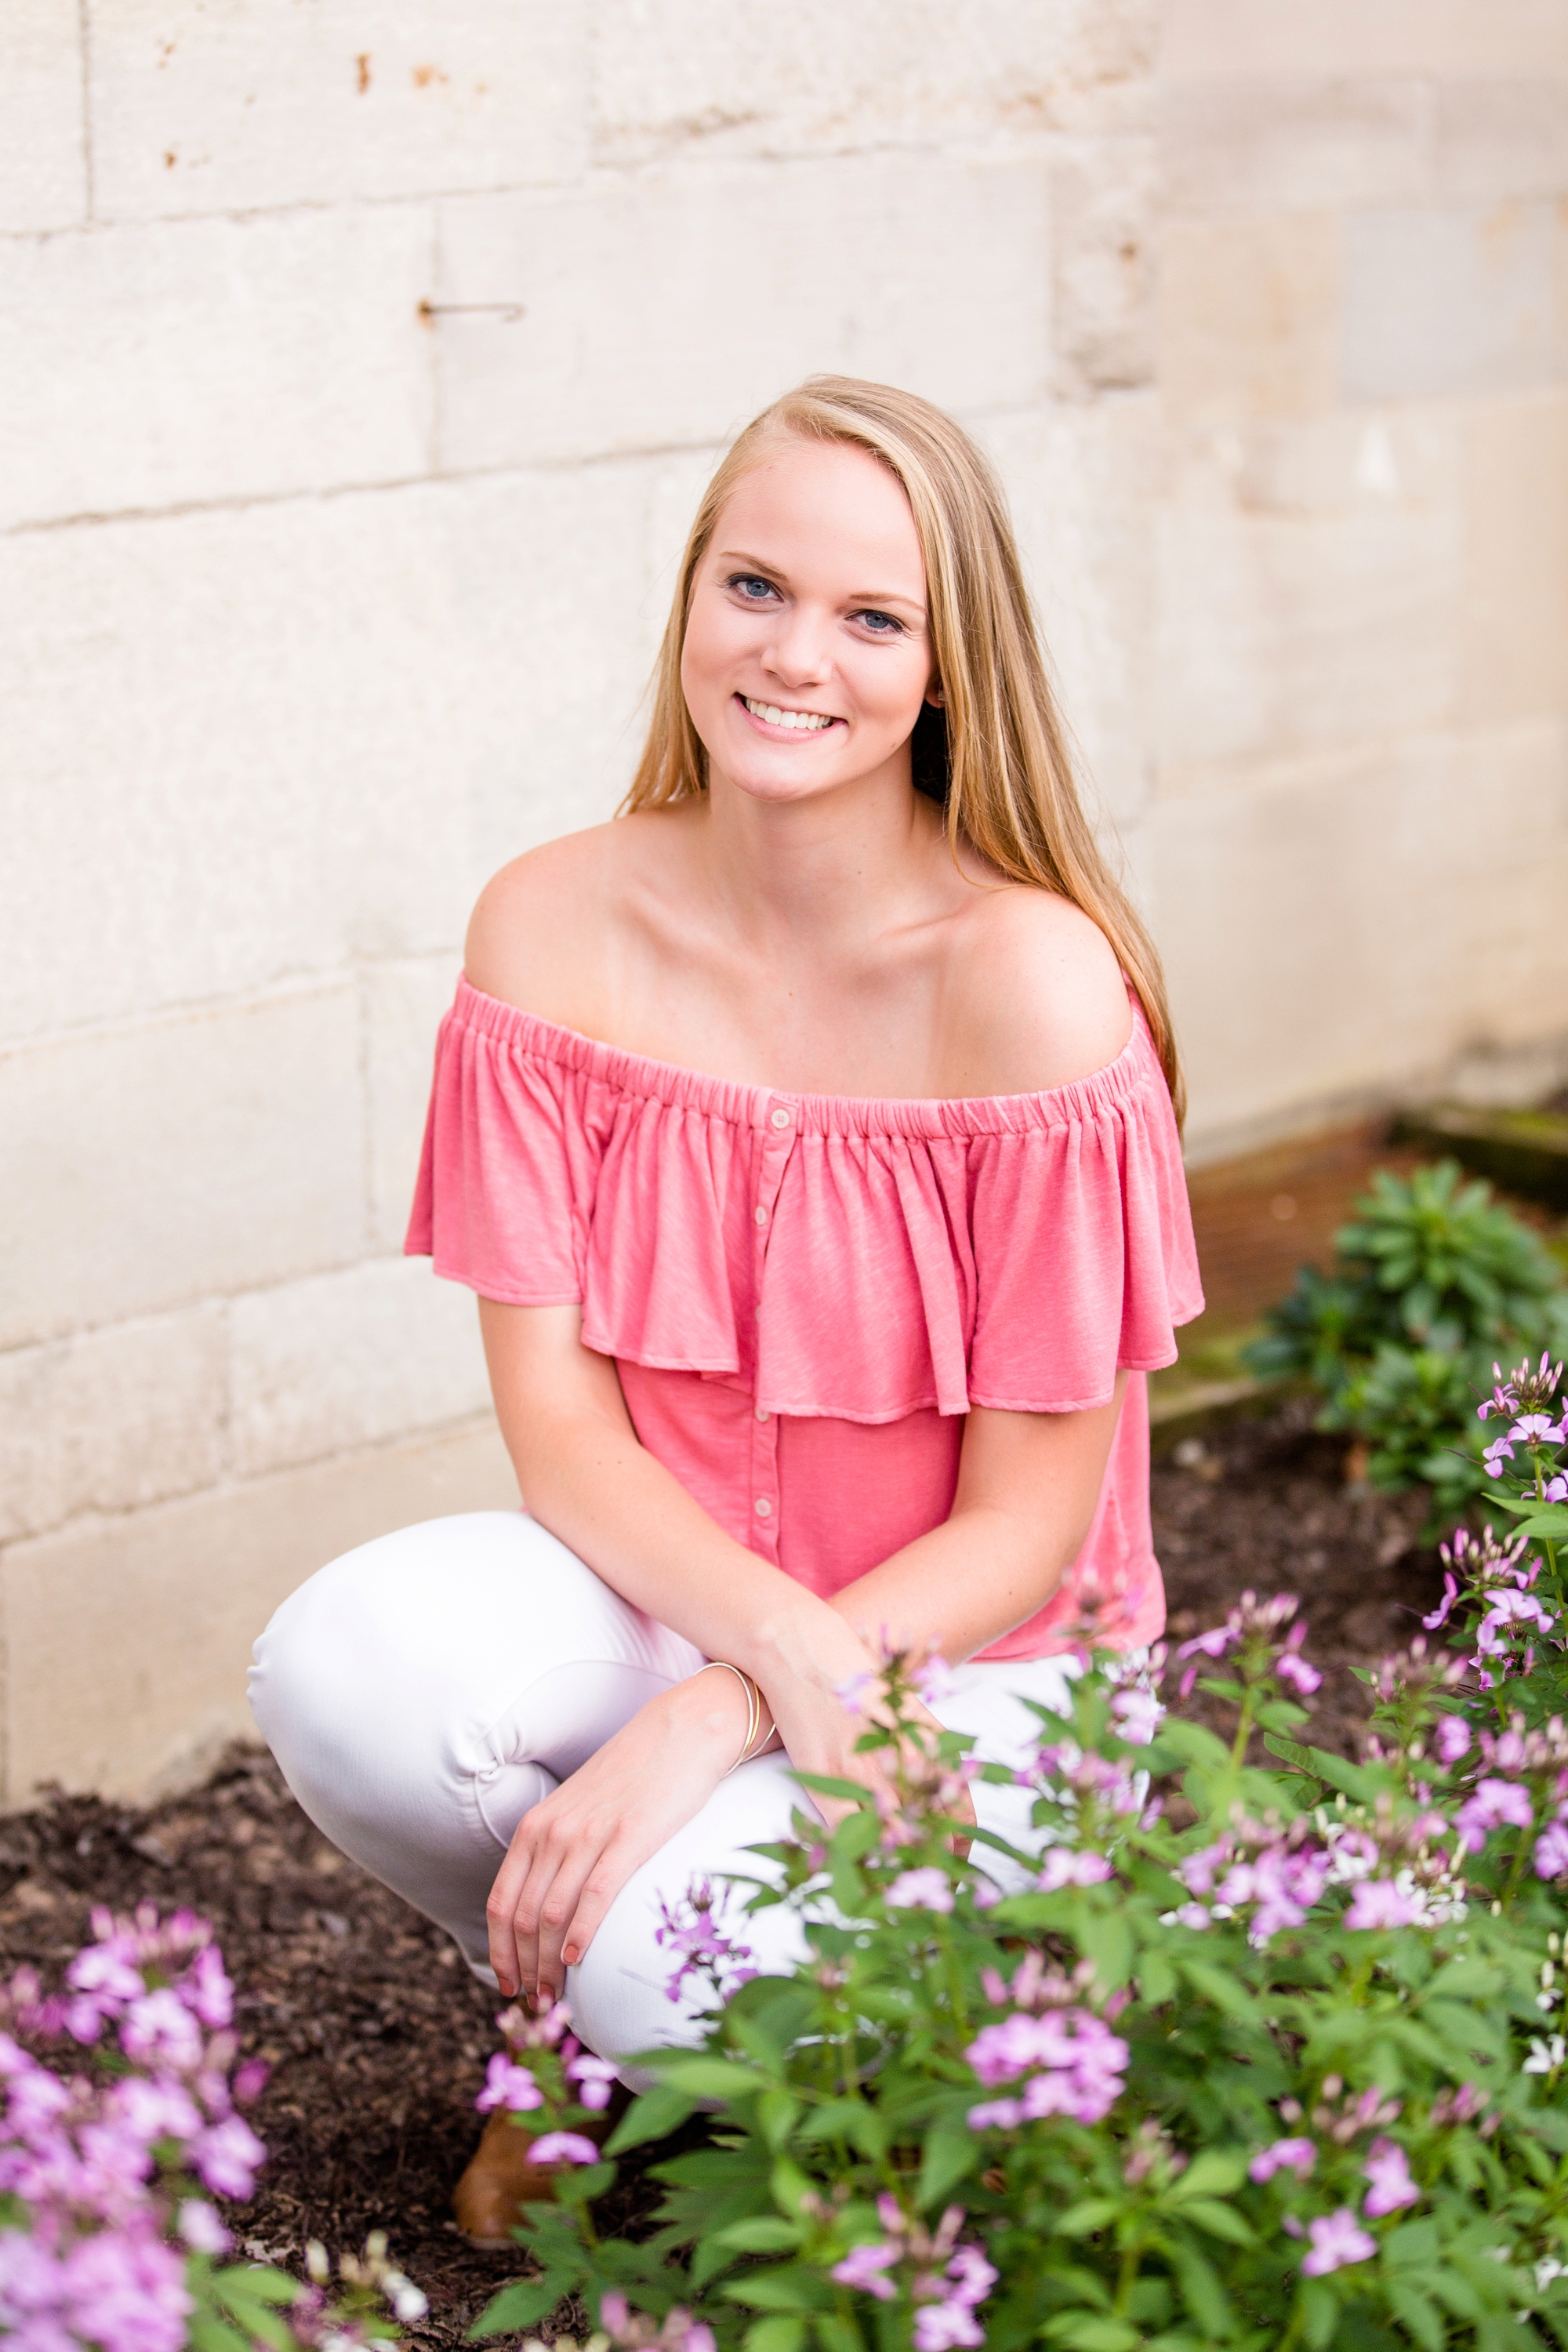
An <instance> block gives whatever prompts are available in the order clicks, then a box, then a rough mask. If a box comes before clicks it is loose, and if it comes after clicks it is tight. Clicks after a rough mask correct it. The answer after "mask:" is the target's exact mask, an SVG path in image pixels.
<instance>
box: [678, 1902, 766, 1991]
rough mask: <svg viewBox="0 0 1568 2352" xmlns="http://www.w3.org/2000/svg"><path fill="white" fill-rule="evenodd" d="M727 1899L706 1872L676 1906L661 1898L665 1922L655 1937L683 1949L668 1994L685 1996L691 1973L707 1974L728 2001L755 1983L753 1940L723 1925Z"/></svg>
mask: <svg viewBox="0 0 1568 2352" xmlns="http://www.w3.org/2000/svg"><path fill="white" fill-rule="evenodd" d="M727 1900H728V1892H727V1890H724V1891H721V1893H720V1894H719V1895H717V1896H715V1895H714V1893H713V1889H712V1887H711V1885H710V1884H709V1882H708V1880H707V1879H705V1878H694V1879H693V1880H692V1882H691V1884H690V1885H689V1887H688V1888H687V1890H686V1893H685V1895H684V1896H683V1897H682V1899H681V1900H680V1901H679V1903H677V1904H675V1905H673V1906H672V1905H670V1904H668V1903H666V1902H663V1901H662V1900H661V1902H660V1904H659V1906H658V1910H659V1918H660V1921H661V1925H660V1926H658V1927H656V1928H655V1929H654V1940H655V1942H656V1943H659V1944H663V1945H664V1946H665V1948H666V1949H667V1950H669V1951H672V1952H675V1953H678V1954H679V1964H678V1966H677V1967H676V1969H675V1971H674V1973H673V1974H672V1975H671V1977H670V1979H669V1980H668V1983H667V1984H666V1986H665V1988H664V1997H665V1999H666V2000H675V2001H678V2000H681V1999H682V1998H683V1995H684V1990H685V1985H686V1979H687V1978H688V1977H698V1978H700V1979H703V1980H704V1981H705V1982H706V1983H707V1984H708V1985H709V1986H710V1988H711V1990H712V1991H713V1993H714V1995H715V1996H716V1997H717V1999H718V2000H721V2001H724V2000H728V1999H729V1997H730V1995H731V1993H732V1992H734V1991H736V1990H739V1988H740V1987H741V1986H742V1985H743V1984H750V1982H751V1980H752V1978H753V1977H754V1976H755V1975H756V1973H757V1971H756V1969H754V1968H753V1967H752V1948H751V1946H750V1945H749V1944H743V1943H742V1942H741V1940H740V1938H739V1937H736V1936H731V1935H726V1933H725V1932H724V1930H723V1928H722V1927H721V1925H720V1915H721V1912H722V1911H723V1909H724V1907H725V1904H726V1902H727Z"/></svg>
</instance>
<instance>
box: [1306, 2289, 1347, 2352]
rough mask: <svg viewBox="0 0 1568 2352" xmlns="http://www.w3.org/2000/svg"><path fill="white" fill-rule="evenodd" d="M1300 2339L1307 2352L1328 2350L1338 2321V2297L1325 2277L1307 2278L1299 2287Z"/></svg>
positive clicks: (1326, 2351) (1324, 2351) (1325, 2351)
mask: <svg viewBox="0 0 1568 2352" xmlns="http://www.w3.org/2000/svg"><path fill="white" fill-rule="evenodd" d="M1301 2305H1302V2312H1303V2326H1302V2328H1301V2341H1302V2342H1303V2344H1305V2345H1307V2346H1308V2347H1309V2352H1328V2347H1329V2346H1330V2345H1331V2343H1332V2342H1333V2340H1334V2329H1335V2327H1336V2326H1337V2325H1338V2323H1339V2314H1340V2304H1339V2297H1338V2296H1337V2295H1336V2294H1335V2293H1334V2291H1333V2289H1332V2287H1331V2286H1330V2284H1329V2283H1328V2281H1327V2280H1326V2279H1309V2280H1308V2281H1307V2283H1306V2284H1305V2285H1304V2286H1303V2287H1302V2289H1301Z"/></svg>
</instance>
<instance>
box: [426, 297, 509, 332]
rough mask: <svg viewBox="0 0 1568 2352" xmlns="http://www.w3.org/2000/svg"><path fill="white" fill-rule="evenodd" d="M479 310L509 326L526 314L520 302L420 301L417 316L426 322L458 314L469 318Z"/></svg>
mask: <svg viewBox="0 0 1568 2352" xmlns="http://www.w3.org/2000/svg"><path fill="white" fill-rule="evenodd" d="M481 310H482V311H484V312H485V313H486V314H487V315H488V316H489V317H490V318H492V319H500V320H501V322H502V323H503V325H506V326H509V327H510V325H511V324H512V322H513V320H517V319H521V318H524V317H526V315H527V306H526V305H525V304H523V303H521V302H421V303H420V305H419V316H420V317H421V318H422V319H423V320H426V323H428V322H429V320H432V319H450V318H454V317H457V316H458V315H459V314H461V315H462V316H464V317H469V318H471V317H472V316H473V315H474V314H475V313H476V312H477V311H481Z"/></svg>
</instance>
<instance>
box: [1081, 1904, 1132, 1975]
mask: <svg viewBox="0 0 1568 2352" xmlns="http://www.w3.org/2000/svg"><path fill="white" fill-rule="evenodd" d="M1078 1909H1079V1917H1078V1920H1077V1922H1076V1923H1075V1924H1076V1927H1077V1935H1078V1943H1079V1948H1080V1949H1081V1951H1082V1953H1083V1956H1084V1958H1085V1959H1088V1960H1092V1961H1093V1962H1094V1972H1095V1975H1096V1976H1097V1977H1098V1978H1099V1979H1100V1984H1101V1985H1102V1986H1103V1987H1104V1988H1105V1990H1107V1991H1108V1992H1114V1991H1115V1990H1116V1989H1117V1987H1118V1986H1119V1985H1124V1984H1125V1983H1126V1981H1127V1979H1128V1978H1129V1977H1130V1976H1131V1973H1132V1929H1131V1926H1130V1924H1129V1922H1128V1919H1127V1915H1126V1913H1125V1912H1123V1911H1098V1912H1096V1911H1090V1910H1089V1908H1088V1906H1087V1905H1086V1904H1085V1903H1084V1901H1083V1898H1082V1896H1081V1895H1080V1896H1079V1898H1078Z"/></svg>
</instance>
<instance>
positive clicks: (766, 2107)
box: [757, 2090, 800, 2150]
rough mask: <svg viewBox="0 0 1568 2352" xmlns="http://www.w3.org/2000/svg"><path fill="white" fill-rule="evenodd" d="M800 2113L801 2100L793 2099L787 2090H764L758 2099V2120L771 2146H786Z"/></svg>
mask: <svg viewBox="0 0 1568 2352" xmlns="http://www.w3.org/2000/svg"><path fill="white" fill-rule="evenodd" d="M799 2114H800V2101H799V2100H798V2099H792V2098H791V2097H790V2095H789V2093H788V2092H787V2091H780V2090H772V2091H764V2092H763V2095H762V2097H761V2098H760V2099H759V2100H758V2101H757V2122H758V2124H759V2126H761V2129H762V2134H763V2138H764V2139H765V2140H766V2141H767V2144H768V2146H769V2147H771V2148H773V2149H775V2150H776V2149H778V2148H781V2147H784V2146H785V2144H786V2143H787V2141H788V2139H789V2136H790V2134H791V2132H792V2131H793V2130H794V2129H795V2118H796V2116H798V2115H799Z"/></svg>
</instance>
